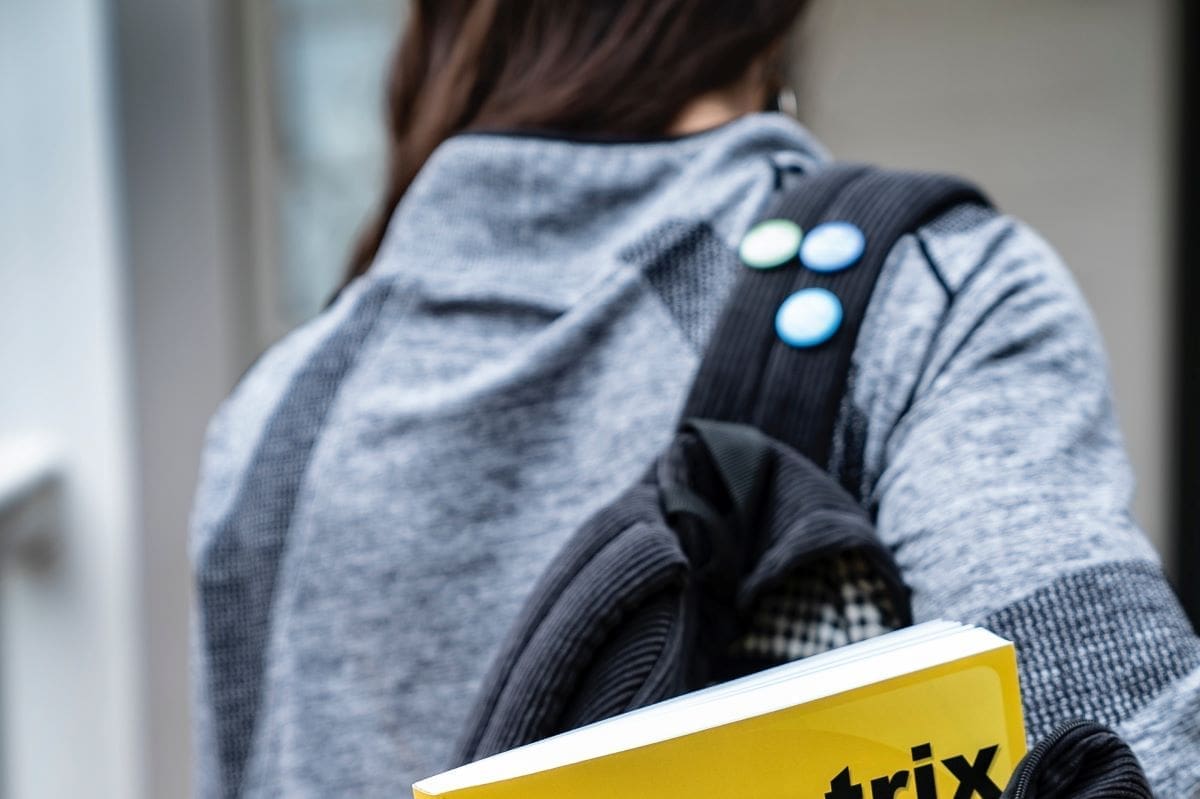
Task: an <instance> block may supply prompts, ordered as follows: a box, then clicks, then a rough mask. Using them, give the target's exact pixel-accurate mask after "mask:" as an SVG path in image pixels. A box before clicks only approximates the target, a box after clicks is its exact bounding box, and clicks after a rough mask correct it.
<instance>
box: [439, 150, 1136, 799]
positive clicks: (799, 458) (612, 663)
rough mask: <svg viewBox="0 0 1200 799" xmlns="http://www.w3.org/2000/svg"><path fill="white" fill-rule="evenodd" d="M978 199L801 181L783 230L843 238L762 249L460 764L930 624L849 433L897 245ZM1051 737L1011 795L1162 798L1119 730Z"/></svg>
mask: <svg viewBox="0 0 1200 799" xmlns="http://www.w3.org/2000/svg"><path fill="white" fill-rule="evenodd" d="M971 203H974V204H981V205H988V204H989V203H988V200H987V199H986V197H984V195H983V194H982V193H981V192H980V191H979V190H978V189H977V188H975V187H974V186H972V185H970V184H968V183H965V182H963V181H961V180H959V179H956V178H952V177H946V176H939V175H930V174H921V173H906V172H893V171H887V170H882V169H878V168H874V167H869V166H862V165H841V164H837V165H832V166H829V167H827V168H825V169H823V170H821V171H819V172H817V173H815V174H813V175H806V176H802V177H799V178H797V179H796V180H795V181H794V182H793V183H792V184H791V185H787V186H782V185H781V186H780V190H779V191H777V193H776V198H775V200H774V202H773V203H772V205H771V206H770V208H769V209H768V211H767V213H766V215H765V216H764V222H765V223H766V225H767V226H768V227H769V226H771V225H774V226H776V227H777V228H778V230H777V231H776V233H777V234H778V237H781V238H783V239H786V238H787V236H788V233H789V231H790V230H793V228H794V227H795V226H798V227H799V229H800V230H802V231H808V232H809V236H808V237H806V239H805V241H812V240H813V237H814V236H816V237H817V239H818V240H820V238H821V237H820V236H817V231H818V230H819V229H820V228H821V226H826V227H825V228H824V232H825V233H827V234H829V235H830V236H832V237H833V245H832V246H831V247H830V248H828V251H827V252H824V253H822V252H816V253H815V255H814V256H813V257H812V258H807V259H804V260H805V263H806V264H811V265H807V266H804V267H802V266H800V265H798V264H796V263H795V262H794V260H795V259H794V256H795V250H794V249H792V248H791V247H790V246H789V245H788V243H787V242H784V243H783V245H782V248H781V255H780V257H783V256H788V255H789V254H790V256H791V257H788V258H786V263H784V262H781V263H778V264H776V263H774V261H776V260H778V259H777V258H775V257H774V254H773V253H771V252H770V251H771V250H772V249H777V248H776V247H773V246H772V245H773V244H777V242H772V241H770V240H768V241H766V242H765V244H766V246H765V248H763V247H760V248H758V249H760V250H764V252H765V255H764V257H762V258H760V257H759V255H760V254H761V253H753V252H743V258H744V260H747V259H748V260H749V261H756V262H757V264H756V265H758V266H761V267H766V268H747V269H745V270H744V271H743V273H742V275H741V276H740V277H739V278H738V280H737V282H736V284H735V286H734V288H733V290H732V293H731V295H730V297H729V298H728V300H727V301H726V304H725V306H724V308H723V310H722V314H721V316H720V318H719V320H718V322H717V326H716V329H715V331H714V332H713V334H712V336H711V339H710V343H709V346H708V349H707V351H706V352H705V354H704V357H703V359H702V362H701V364H700V367H699V369H698V371H697V375H696V378H695V381H694V384H693V386H692V389H691V392H690V395H689V397H688V399H687V401H686V403H685V405H684V410H683V413H682V418H681V421H680V424H679V427H678V430H677V433H676V435H675V437H674V439H673V440H672V441H671V443H670V444H669V445H668V446H667V447H666V449H665V450H664V451H663V452H662V453H661V455H660V456H659V457H658V458H657V459H656V461H655V462H654V463H653V464H652V465H651V466H650V467H649V468H648V469H647V470H646V471H645V473H644V474H643V475H642V476H641V477H640V479H638V480H637V481H636V482H635V483H634V484H633V485H632V486H631V487H630V488H629V489H628V490H626V491H625V492H624V493H623V494H622V495H621V496H620V497H619V498H618V499H616V500H615V501H614V502H612V503H610V504H609V505H608V506H606V507H605V508H603V509H602V510H601V511H599V512H598V513H597V514H595V515H594V516H593V517H592V518H591V519H590V520H588V521H587V522H586V523H585V524H584V525H583V526H582V527H581V528H580V529H579V530H578V531H577V532H576V533H575V534H574V535H573V536H572V538H571V539H570V541H569V542H568V544H567V546H566V547H565V548H564V549H563V550H562V551H561V552H560V553H559V555H558V556H557V558H556V559H555V560H554V561H553V562H552V563H551V565H550V566H549V568H548V569H547V571H546V572H545V574H544V575H543V576H542V578H541V580H540V582H539V583H538V585H537V587H536V588H535V590H534V591H533V593H532V595H531V597H530V599H529V600H528V602H527V603H526V605H525V607H524V609H523V611H522V614H521V616H520V617H519V619H518V621H517V623H516V624H515V625H514V627H513V629H512V631H511V633H510V635H509V637H508V639H507V641H506V643H505V645H504V647H503V648H502V650H501V653H500V655H499V657H498V658H497V660H496V662H495V663H494V664H493V667H492V670H491V672H490V674H489V676H488V677H487V679H486V680H485V683H484V687H483V690H482V692H481V694H480V696H479V698H478V700H477V702H476V705H475V707H474V709H473V712H472V714H471V717H470V720H469V723H468V725H467V727H466V730H465V732H464V735H463V738H462V740H461V742H460V744H459V747H458V751H457V757H456V761H457V763H466V762H470V761H473V760H477V759H479V758H482V757H486V756H488V755H491V754H495V753H497V752H501V751H505V750H507V749H511V748H514V747H517V746H521V745H524V744H527V743H531V742H533V741H536V740H540V739H542V738H546V737H549V736H551V735H554V734H557V733H560V732H564V731H566V730H570V729H573V728H575V727H579V726H582V725H585V724H589V723H591V722H595V721H599V720H601V719H605V718H608V717H611V716H614V715H617V714H620V713H624V712H627V711H630V710H634V709H636V708H639V707H643V706H646V705H649V704H653V703H655V702H659V701H662V700H665V699H668V698H670V697H673V696H677V695H679V694H681V693H685V692H687V691H692V690H697V689H699V688H703V687H705V686H707V685H710V684H712V683H714V682H720V681H724V680H727V679H732V678H734V677H738V676H742V675H744V674H748V673H751V672H754V671H757V670H759V669H761V668H765V667H768V666H772V665H777V664H778V663H780V662H784V661H787V660H791V659H795V658H796V657H798V656H804V655H808V654H814V653H815V652H818V651H823V650H825V649H831V648H833V647H835V646H839V645H842V644H845V643H850V642H852V641H854V640H859V639H861V638H866V637H870V636H872V635H875V634H878V633H881V632H884V631H886V630H889V629H892V628H896V627H902V626H906V625H908V624H911V622H912V611H911V607H910V603H909V591H908V589H907V587H906V586H905V585H904V582H903V578H902V574H901V572H900V569H899V567H898V566H897V564H896V562H895V560H894V559H893V557H892V555H891V553H890V551H889V550H888V549H887V547H886V546H884V545H883V543H882V542H881V541H880V540H879V538H878V537H877V536H876V534H875V530H874V525H873V523H872V519H871V517H870V514H869V513H868V511H867V510H866V509H865V508H864V506H863V503H862V501H861V499H862V498H861V497H856V496H855V495H854V491H855V490H856V488H857V486H859V485H860V479H859V477H860V473H859V469H860V467H859V464H857V463H856V462H855V457H854V453H853V452H849V451H847V452H843V451H838V449H837V448H836V447H835V444H834V434H835V430H838V429H843V430H845V431H846V435H847V436H848V437H849V438H850V439H851V441H852V442H853V440H854V437H855V436H856V435H860V434H861V432H862V430H863V425H862V424H861V423H860V422H859V421H858V420H856V419H855V418H854V410H853V408H852V406H851V405H850V404H849V403H848V402H846V401H845V400H844V398H845V397H847V395H848V394H849V391H848V389H849V387H850V385H851V383H852V380H853V374H852V363H851V358H852V355H853V351H854V346H855V343H856V341H857V338H858V332H859V329H860V327H861V325H862V323H863V320H864V318H865V316H866V311H867V306H868V303H869V301H870V299H871V295H872V292H873V290H874V287H875V283H876V281H877V279H878V278H879V276H880V274H881V272H882V270H883V267H884V264H885V261H886V259H887V257H888V255H889V254H890V253H891V251H892V249H893V246H894V245H895V243H896V241H897V240H898V239H899V238H900V237H901V236H903V235H905V234H909V233H915V232H916V231H917V230H918V229H920V228H921V227H922V226H924V225H926V224H928V223H930V222H932V221H933V220H935V219H936V218H938V217H939V216H940V215H942V214H944V213H945V212H947V211H949V210H951V209H952V208H955V207H957V206H959V205H963V204H971ZM846 223H849V224H848V225H847V224H846ZM789 226H792V227H789ZM761 230H763V227H762V225H760V226H755V228H753V229H752V231H760V232H761ZM794 243H798V242H794ZM744 250H745V247H744ZM803 255H804V253H802V256H803ZM823 255H832V258H823V257H822V256H823ZM797 308H798V310H797ZM785 338H786V339H788V340H787V341H785V340H784V339H785ZM846 449H847V450H853V449H854V447H853V446H850V447H847V448H846ZM822 586H824V587H825V589H824V590H822ZM1043 743H1045V744H1046V745H1045V746H1044V747H1035V748H1034V749H1033V750H1031V752H1030V753H1029V755H1028V756H1027V757H1026V759H1025V760H1024V761H1023V762H1022V763H1021V764H1020V765H1019V766H1018V769H1017V771H1016V773H1015V774H1014V777H1013V780H1012V782H1011V783H1010V785H1009V788H1008V791H1007V792H1006V795H1007V796H1010V797H1014V799H1025V798H1026V797H1029V798H1030V799H1031V798H1032V797H1034V796H1040V797H1067V796H1070V797H1082V796H1102V795H1109V794H1106V793H1095V792H1091V791H1092V789H1091V788H1089V787H1088V786H1090V785H1093V784H1095V783H1097V781H1098V783H1099V784H1100V785H1102V786H1108V787H1111V786H1113V785H1120V786H1121V787H1122V789H1124V790H1126V791H1128V793H1126V794H1122V795H1129V796H1150V793H1149V788H1148V787H1146V780H1145V777H1144V775H1143V774H1142V772H1141V769H1140V767H1139V766H1138V764H1137V761H1136V759H1135V758H1134V757H1133V755H1132V753H1131V752H1130V751H1129V749H1128V747H1127V746H1126V745H1125V744H1124V743H1123V742H1121V741H1120V740H1119V739H1118V738H1117V737H1116V736H1115V734H1113V733H1112V732H1111V731H1109V730H1107V728H1103V727H1101V726H1100V725H1095V724H1090V723H1084V722H1073V723H1070V724H1066V725H1064V726H1063V727H1062V728H1060V729H1059V730H1056V731H1055V732H1054V733H1053V734H1052V735H1051V736H1049V737H1048V738H1047V739H1046V741H1045V742H1043ZM1081 764H1082V765H1081ZM1097 764H1105V765H1103V767H1101V766H1100V765H1097ZM1112 764H1116V765H1115V766H1113V765H1112ZM1112 769H1115V771H1113V770H1112ZM1046 785H1048V786H1050V787H1042V788H1041V789H1040V790H1039V788H1038V786H1046ZM1104 790H1108V788H1107V787H1106V788H1104ZM990 799H995V797H991V798H990Z"/></svg>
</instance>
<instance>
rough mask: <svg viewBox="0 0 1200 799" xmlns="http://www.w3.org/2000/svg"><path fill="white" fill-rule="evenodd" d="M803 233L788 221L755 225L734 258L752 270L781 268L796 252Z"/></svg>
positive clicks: (782, 220) (773, 220) (767, 221)
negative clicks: (738, 257)
mask: <svg viewBox="0 0 1200 799" xmlns="http://www.w3.org/2000/svg"><path fill="white" fill-rule="evenodd" d="M803 240H804V231H802V230H801V229H800V226H799V225H797V224H796V223H795V222H793V221H791V220H790V219H768V220H766V221H765V222H759V223H758V224H757V225H755V226H754V227H752V228H750V231H749V232H748V233H746V237H745V238H743V239H742V244H741V246H740V247H739V248H738V255H739V256H740V257H741V259H742V263H744V264H745V265H746V266H749V267H752V268H754V269H774V268H775V267H777V266H783V265H784V264H786V263H787V262H788V261H791V260H792V259H793V258H795V257H796V254H797V253H799V252H800V242H801V241H803Z"/></svg>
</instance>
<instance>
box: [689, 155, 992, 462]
mask: <svg viewBox="0 0 1200 799" xmlns="http://www.w3.org/2000/svg"><path fill="white" fill-rule="evenodd" d="M966 203H977V204H983V205H988V204H989V203H988V200H987V199H986V198H985V197H984V196H983V194H982V193H980V191H979V190H978V189H977V188H975V187H974V186H972V185H970V184H968V183H965V182H963V181H961V180H958V179H957V178H952V177H946V176H941V175H931V174H923V173H911V172H892V171H886V170H882V169H877V168H874V167H868V166H861V165H841V164H838V165H834V166H830V167H828V168H826V169H823V170H821V171H820V172H817V173H815V174H813V175H810V176H805V177H803V178H801V179H800V180H798V181H797V182H796V183H795V184H794V185H792V186H789V187H787V188H785V189H783V190H781V191H780V193H779V194H778V196H777V197H776V198H775V201H774V202H773V203H772V205H771V206H770V209H769V211H768V213H767V214H766V215H765V216H764V217H763V218H764V219H778V218H783V219H790V220H792V221H794V222H796V223H797V224H799V225H800V227H801V229H802V230H804V231H805V232H806V233H807V232H808V231H810V230H812V229H813V228H814V227H816V226H817V225H819V224H821V223H823V222H833V221H843V222H850V223H852V224H854V225H856V226H857V227H858V228H859V229H860V230H861V231H862V232H863V233H864V234H865V237H866V249H865V251H864V252H863V255H862V258H861V259H860V260H859V262H858V263H857V264H856V265H855V266H853V267H850V268H849V269H845V270H842V271H840V272H834V273H818V272H814V271H811V270H809V269H805V268H803V267H801V266H800V265H799V263H798V262H793V263H791V264H789V265H787V266H784V267H779V268H775V269H768V270H758V269H746V270H744V272H743V274H742V275H741V277H740V278H739V279H738V282H737V284H736V285H735V287H734V289H733V292H732V294H731V296H730V299H729V300H728V302H727V303H726V305H725V308H724V310H723V311H722V314H721V318H720V319H719V321H718V322H717V327H716V329H715V331H714V332H713V336H712V340H711V342H710V344H709V347H708V351H707V352H706V353H705V356H704V360H703V362H702V363H701V365H700V369H699V371H698V373H697V377H696V380H695V383H694V384H693V385H692V390H691V394H690V396H689V397H688V401H687V403H686V404H685V406H684V418H685V419H689V418H701V419H715V420H719V421H726V422H738V423H742V424H749V425H753V426H755V427H757V428H758V429H760V430H762V431H763V432H764V433H766V434H767V435H769V436H771V437H773V438H775V439H778V440H780V441H783V442H785V443H787V444H789V445H790V446H792V447H793V448H794V449H796V450H798V451H799V452H800V453H801V454H803V455H805V456H807V457H808V458H809V459H811V460H812V461H814V462H815V463H817V464H819V465H821V466H822V467H825V468H828V467H829V460H830V452H831V448H832V443H833V432H834V425H835V424H836V422H837V415H838V412H839V409H840V407H841V403H842V398H843V396H844V394H845V392H846V384H847V379H848V376H849V370H850V358H851V355H852V354H853V352H854V346H855V343H856V341H857V339H858V332H859V329H860V328H861V326H862V321H863V317H864V315H865V314H866V309H867V303H868V302H869V301H870V299H871V294H872V292H873V290H874V288H875V282H876V280H877V279H878V278H879V274H880V272H881V271H882V269H883V265H884V262H885V261H886V260H887V257H888V255H889V253H891V251H892V248H893V246H894V245H895V243H896V241H897V240H898V239H899V238H900V237H901V236H903V235H904V234H906V233H911V232H915V231H916V230H917V229H919V228H920V227H921V226H922V225H925V224H927V223H929V222H931V221H933V220H934V219H936V218H937V217H938V216H940V215H941V214H943V213H944V212H946V211H948V210H950V209H951V208H953V207H955V206H958V205H962V204H966ZM811 287H820V288H824V289H828V290H829V291H832V292H833V293H834V294H835V295H837V297H838V299H839V300H840V301H841V304H842V309H843V319H842V323H841V326H840V327H839V328H838V330H837V332H836V333H835V334H834V336H833V337H832V338H831V339H830V340H829V341H827V342H825V343H824V344H821V345H819V346H816V347H812V348H808V349H799V348H796V347H792V346H790V345H788V344H786V343H784V342H783V341H781V340H780V339H779V337H778V336H777V335H776V332H775V314H776V312H777V311H778V309H779V306H780V305H781V304H782V303H783V301H784V300H786V299H787V298H788V297H789V296H791V295H792V294H793V293H795V292H797V291H801V290H803V289H806V288H811Z"/></svg>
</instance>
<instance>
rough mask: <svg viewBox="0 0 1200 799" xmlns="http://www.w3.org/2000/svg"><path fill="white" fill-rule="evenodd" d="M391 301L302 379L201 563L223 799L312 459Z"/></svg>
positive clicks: (257, 684)
mask: <svg viewBox="0 0 1200 799" xmlns="http://www.w3.org/2000/svg"><path fill="white" fill-rule="evenodd" d="M390 295H391V286H390V284H379V285H376V286H374V287H373V288H372V289H371V290H370V291H367V292H365V293H364V294H363V296H362V297H361V298H360V299H359V301H358V304H357V306H356V307H355V310H354V312H353V314H352V317H351V318H350V319H349V320H347V322H346V323H345V324H344V325H343V326H341V327H340V328H338V330H337V331H336V332H335V333H334V334H333V335H331V336H329V338H328V339H326V340H325V342H324V343H323V344H322V345H321V347H320V349H319V350H318V352H316V353H314V356H313V357H312V358H311V359H310V360H309V362H308V364H307V365H306V366H305V368H304V369H303V370H301V371H300V372H299V373H298V374H297V375H296V377H295V379H294V380H293V382H292V384H291V386H290V388H289V390H288V392H287V393H286V394H285V395H284V400H283V401H282V402H281V403H280V405H279V407H278V408H277V409H276V411H275V413H274V415H273V416H272V418H271V420H270V422H269V423H268V425H267V427H266V429H265V430H264V432H263V436H262V444H261V445H260V447H259V449H258V452H257V453H256V454H255V457H254V460H253V461H252V463H251V465H250V468H249V470H248V472H247V475H246V478H245V480H244V482H243V484H242V489H241V492H240V494H239V495H238V498H237V501H236V502H235V503H234V505H233V507H232V508H231V509H230V511H229V513H228V515H227V516H226V518H225V521H224V522H223V523H222V524H221V525H220V527H219V528H218V530H217V532H216V534H215V535H214V537H213V541H212V544H211V546H209V547H208V548H206V549H205V550H204V551H203V552H202V553H201V557H200V558H199V559H198V562H197V564H196V573H197V581H196V582H197V591H198V592H199V595H200V597H199V598H200V601H201V602H202V603H204V605H205V606H206V607H207V608H209V612H208V614H207V615H206V616H205V617H204V625H205V630H204V631H205V635H206V637H207V639H208V642H209V654H208V668H209V671H210V672H211V675H210V677H209V685H210V686H211V687H210V689H209V690H210V701H211V702H212V705H213V708H214V710H215V719H216V721H215V723H216V724H217V726H218V733H217V740H218V741H219V742H220V746H221V763H222V766H221V785H222V787H221V792H222V795H224V796H229V797H233V796H237V795H239V792H240V790H241V787H240V786H241V781H242V774H243V772H244V770H245V766H246V758H247V756H248V754H249V752H250V747H251V744H252V742H253V738H254V730H255V722H256V718H257V715H258V710H259V701H260V695H261V692H262V671H263V657H264V650H265V646H266V642H267V640H268V638H269V636H268V630H269V627H270V622H271V605H272V602H273V600H274V596H275V582H276V576H277V570H278V564H279V562H280V557H281V553H282V551H283V549H284V546H285V544H286V539H287V531H288V527H289V526H290V524H291V519H292V512H293V510H294V508H295V502H296V495H297V492H299V490H300V484H301V482H302V480H303V479H304V474H305V471H306V469H307V466H308V458H309V454H310V453H311V452H312V448H313V445H314V443H315V442H316V440H317V437H318V436H319V435H320V433H321V429H322V427H323V426H324V423H325V418H326V415H327V414H328V411H329V408H330V406H331V405H332V404H333V400H334V398H335V397H336V396H337V392H338V389H339V387H340V386H341V383H342V379H343V378H344V377H345V375H346V373H347V372H348V371H349V370H350V368H351V367H352V366H353V364H354V361H355V357H356V356H357V354H358V352H359V350H360V349H361V347H362V344H363V341H364V340H365V339H366V337H367V336H368V335H369V334H370V332H371V330H372V329H373V328H374V327H375V323H376V320H377V319H378V317H379V313H380V310H381V309H382V308H383V306H384V304H385V303H386V302H387V299H388V297H389V296H390Z"/></svg>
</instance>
